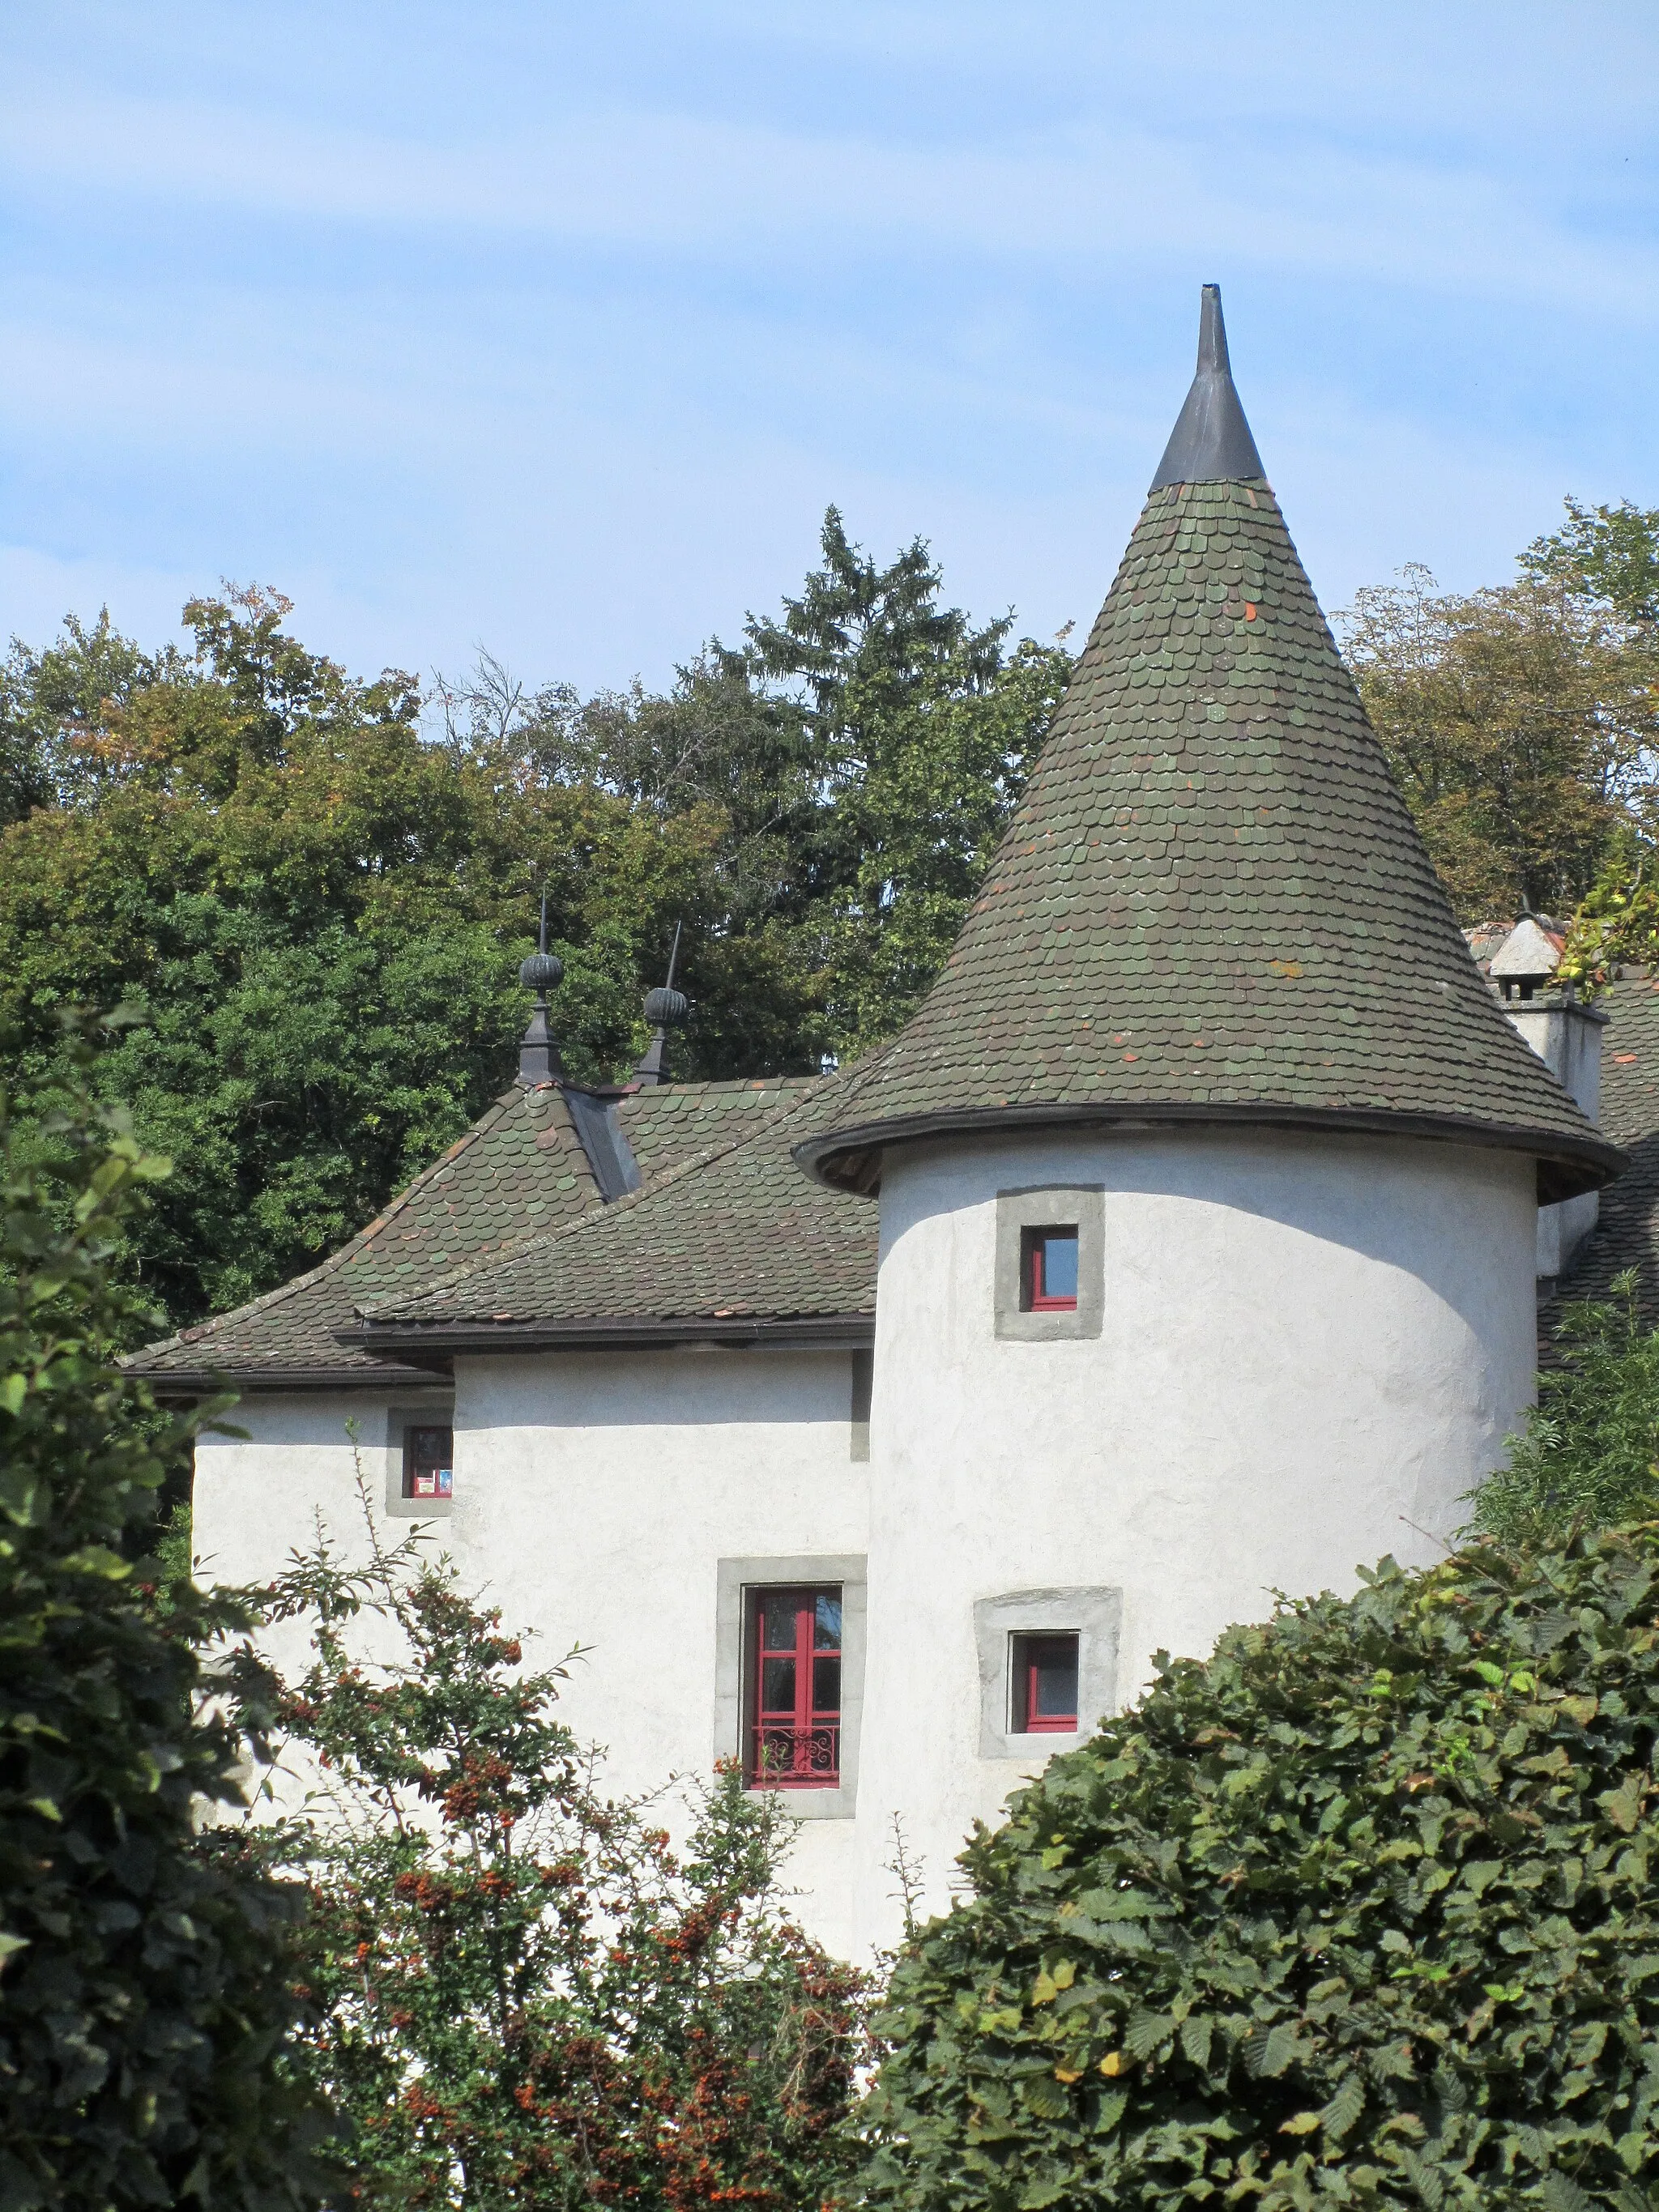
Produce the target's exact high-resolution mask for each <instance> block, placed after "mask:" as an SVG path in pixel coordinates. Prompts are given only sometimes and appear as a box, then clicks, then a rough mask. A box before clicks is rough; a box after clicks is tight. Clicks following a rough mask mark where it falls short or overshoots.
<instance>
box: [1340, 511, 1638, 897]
mask: <svg viewBox="0 0 1659 2212" xmlns="http://www.w3.org/2000/svg"><path fill="white" fill-rule="evenodd" d="M1534 556H1535V558H1534V565H1533V566H1532V567H1531V568H1528V570H1527V571H1526V572H1525V573H1523V574H1522V577H1521V578H1520V579H1519V580H1517V581H1516V582H1515V583H1513V584H1508V585H1504V586H1498V587H1496V588H1494V589H1492V590H1488V591H1482V592H1472V593H1468V594H1466V595H1460V594H1456V593H1437V592H1436V590H1435V587H1434V579H1433V577H1432V576H1431V574H1430V573H1429V571H1428V570H1427V569H1426V568H1422V567H1420V566H1416V565H1413V566H1412V567H1410V568H1407V569H1406V570H1405V571H1404V577H1405V580H1404V582H1403V583H1402V584H1401V585H1399V586H1390V587H1388V588H1384V589H1377V590H1368V591H1362V592H1358V594H1357V595H1356V599H1355V604H1354V605H1353V607H1352V609H1351V610H1350V611H1348V613H1347V615H1346V617H1344V618H1343V631H1344V649H1345V651H1346V655H1347V658H1348V660H1349V662H1350V665H1352V668H1353V671H1354V674H1355V677H1356V678H1357V679H1358V684H1359V689H1360V693H1361V696H1362V697H1363V698H1364V702H1365V707H1366V709H1367V712H1368V713H1369V714H1370V719H1371V721H1372V724H1373V726H1374V727H1375V728H1376V732H1377V734H1378V736H1379V737H1380V738H1381V739H1382V742H1383V750H1384V751H1385V752H1386V753H1387V754H1388V757H1389V764H1390V765H1391V767H1392V768H1393V769H1394V771H1395V775H1396V776H1397V777H1398V779H1399V781H1400V784H1401V788H1402V790H1403V791H1404V793H1405V795H1406V799H1407V804H1408V805H1410V807H1411V809H1412V812H1413V815H1414V817H1416V820H1417V823H1418V827H1419V829H1421V831H1422V832H1423V836H1424V838H1425V842H1426V843H1427V845H1428V848H1429V851H1430V853H1431V856H1432V857H1433V860H1434V862H1435V865H1436V866H1437V869H1438V870H1439V872H1440V874H1441V876H1442V878H1443V880H1444V882H1445V884H1446V886H1447V888H1448V890H1449V891H1450V893H1451V896H1452V902H1453V904H1454V905H1455V908H1457V911H1458V914H1459V916H1460V918H1461V919H1462V921H1465V922H1466V923H1474V922H1479V921H1491V920H1493V919H1496V918H1504V919H1508V918H1510V917H1512V916H1513V915H1516V914H1517V913H1519V912H1521V911H1523V910H1530V911H1536V912H1539V913H1548V914H1557V915H1565V914H1569V913H1571V910H1572V909H1573V908H1575V907H1576V906H1577V904H1578V902H1579V901H1580V900H1581V899H1582V898H1583V896H1584V895H1585V894H1586V892H1587V891H1588V890H1589V889H1590V887H1591V885H1592V884H1593V883H1594V882H1595V879H1596V876H1597V873H1598V871H1599V870H1600V868H1601V866H1602V864H1603V862H1604V860H1606V858H1607V854H1608V852H1609V849H1610V848H1611V846H1612V844H1613V841H1614V839H1615V837H1616V836H1617V833H1618V832H1619V831H1620V829H1621V827H1623V826H1625V825H1626V824H1629V823H1645V822H1646V821H1647V820H1648V818H1649V817H1650V813H1651V812H1652V810H1653V806H1654V802H1655V797H1656V774H1655V763H1654V759H1653V755H1652V748H1653V745H1654V742H1655V738H1656V732H1659V692H1656V690H1655V683H1654V678H1655V669H1654V666H1653V663H1652V660H1651V657H1650V653H1649V651H1648V647H1647V643H1646V641H1645V639H1644V637H1643V636H1642V635H1640V634H1639V632H1638V629H1636V628H1635V627H1634V626H1633V625H1632V623H1631V622H1630V621H1629V620H1628V619H1626V617H1624V616H1623V615H1621V614H1620V611H1618V610H1617V609H1616V608H1615V607H1613V605H1611V604H1609V603H1607V602H1606V601H1604V600H1602V599H1598V598H1597V597H1595V595H1594V594H1593V592H1590V591H1589V589H1588V588H1587V587H1586V586H1585V583H1584V580H1583V577H1584V574H1585V573H1586V572H1584V571H1583V570H1582V568H1580V569H1574V568H1571V565H1570V564H1568V563H1565V562H1562V563H1559V564H1557V565H1551V561H1550V560H1549V559H1547V558H1546V557H1545V556H1543V555H1542V554H1541V553H1540V552H1539V550H1538V549H1537V548H1534ZM1529 557H1533V556H1529Z"/></svg>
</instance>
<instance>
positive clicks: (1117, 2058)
mask: <svg viewBox="0 0 1659 2212" xmlns="http://www.w3.org/2000/svg"><path fill="white" fill-rule="evenodd" d="M1123 2067H1124V2058H1123V2053H1122V2052H1121V2051H1108V2052H1107V2053H1106V2056H1105V2057H1103V2059H1102V2060H1101V2062H1100V2070H1101V2072H1102V2073H1103V2075H1105V2076H1106V2077H1107V2079H1108V2080H1109V2081H1110V2080H1111V2079H1112V2078H1113V2077H1114V2076H1115V2075H1119V2074H1121V2073H1122V2071H1123Z"/></svg>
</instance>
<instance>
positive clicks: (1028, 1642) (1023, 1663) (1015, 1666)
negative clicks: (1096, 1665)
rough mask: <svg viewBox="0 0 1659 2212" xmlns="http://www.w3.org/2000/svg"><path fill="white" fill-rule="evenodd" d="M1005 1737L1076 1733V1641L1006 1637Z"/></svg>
mask: <svg viewBox="0 0 1659 2212" xmlns="http://www.w3.org/2000/svg"><path fill="white" fill-rule="evenodd" d="M1009 1656H1010V1659H1011V1662H1012V1663H1011V1665H1010V1667H1009V1670H1008V1673H1009V1692H1010V1694H1009V1700H1008V1702H1009V1706H1010V1711H1009V1715H1008V1724H1009V1734H1010V1735H1074V1734H1075V1733H1076V1730H1077V1713H1078V1696H1077V1675H1078V1639H1077V1637H1076V1635H1075V1634H1067V1635H1060V1636H1013V1637H1011V1638H1009Z"/></svg>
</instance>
